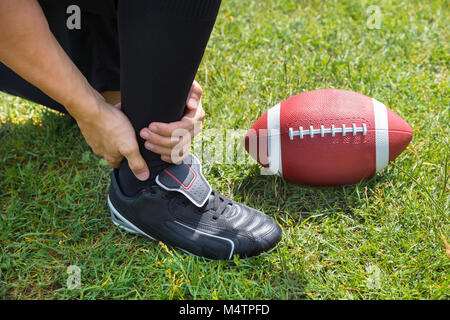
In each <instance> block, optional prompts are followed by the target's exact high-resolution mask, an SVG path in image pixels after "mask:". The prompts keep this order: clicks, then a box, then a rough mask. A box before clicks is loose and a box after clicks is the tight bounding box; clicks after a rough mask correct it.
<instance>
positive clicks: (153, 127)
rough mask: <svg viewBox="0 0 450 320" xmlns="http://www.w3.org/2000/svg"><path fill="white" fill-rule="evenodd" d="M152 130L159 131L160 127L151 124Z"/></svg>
mask: <svg viewBox="0 0 450 320" xmlns="http://www.w3.org/2000/svg"><path fill="white" fill-rule="evenodd" d="M150 130H152V131H153V132H155V133H156V132H158V127H157V126H155V125H151V126H150Z"/></svg>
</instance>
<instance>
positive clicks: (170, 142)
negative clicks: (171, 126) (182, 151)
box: [141, 129, 182, 148]
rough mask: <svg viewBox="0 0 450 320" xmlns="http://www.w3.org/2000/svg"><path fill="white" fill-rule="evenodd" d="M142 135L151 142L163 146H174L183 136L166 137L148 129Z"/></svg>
mask: <svg viewBox="0 0 450 320" xmlns="http://www.w3.org/2000/svg"><path fill="white" fill-rule="evenodd" d="M143 130H144V129H143ZM141 136H145V137H146V139H145V140H146V141H147V142H149V143H151V144H155V145H159V146H161V147H166V148H173V147H174V146H176V145H177V144H178V143H180V142H181V140H182V137H179V136H173V137H164V136H160V135H159V134H156V133H153V132H151V131H149V130H146V131H145V132H144V133H143V134H142V135H141Z"/></svg>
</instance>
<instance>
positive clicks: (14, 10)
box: [0, 0, 101, 120]
mask: <svg viewBox="0 0 450 320" xmlns="http://www.w3.org/2000/svg"><path fill="white" fill-rule="evenodd" d="M0 61H1V62H3V63H4V64H5V65H7V66H8V67H9V68H11V69H12V70H14V71H15V72H16V73H17V74H19V75H20V76H21V77H22V78H24V79H25V80H27V81H28V82H30V83H32V84H33V85H35V86H36V87H38V88H39V89H41V90H42V91H43V92H45V93H46V94H47V95H48V96H50V97H51V98H53V99H54V100H56V101H58V102H59V103H61V104H62V105H64V106H65V107H66V109H67V111H68V112H69V113H70V114H71V115H72V116H73V117H74V118H75V119H77V120H78V119H81V118H85V117H92V116H93V115H95V113H96V108H97V101H98V99H101V97H100V95H99V94H98V93H97V92H96V91H95V90H94V89H93V88H92V87H91V86H90V85H89V83H88V82H87V80H86V78H85V77H84V76H83V75H82V74H81V72H80V71H79V70H78V68H77V67H76V66H75V65H74V63H73V62H72V61H71V60H70V58H69V57H68V56H67V54H66V53H65V52H64V50H63V49H62V48H61V46H60V45H59V43H58V42H57V40H56V39H55V37H54V36H53V34H52V33H51V31H50V29H49V27H48V23H47V20H46V19H45V16H44V14H43V12H42V10H41V8H40V6H39V4H38V2H37V1H36V0H0Z"/></svg>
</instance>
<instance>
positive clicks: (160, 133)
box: [139, 80, 205, 163]
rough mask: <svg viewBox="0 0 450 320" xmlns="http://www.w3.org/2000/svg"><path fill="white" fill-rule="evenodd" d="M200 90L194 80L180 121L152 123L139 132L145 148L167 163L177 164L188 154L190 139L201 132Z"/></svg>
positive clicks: (203, 115) (202, 115) (203, 112)
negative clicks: (158, 155)
mask: <svg viewBox="0 0 450 320" xmlns="http://www.w3.org/2000/svg"><path fill="white" fill-rule="evenodd" d="M201 96H202V88H201V87H200V85H199V84H198V82H197V81H195V80H194V82H193V83H192V86H191V90H190V91H189V94H188V98H187V100H186V112H185V114H184V116H183V118H181V120H180V121H175V122H170V123H163V122H152V123H150V125H149V126H148V127H146V128H143V129H142V130H141V131H140V133H139V134H140V136H141V137H142V138H143V139H145V140H146V142H145V148H146V149H148V150H150V151H153V152H155V153H158V154H160V155H161V160H163V161H165V162H168V163H175V162H179V161H181V160H182V159H184V158H186V157H187V156H188V154H189V149H190V146H191V142H192V139H194V137H195V136H196V135H197V134H198V133H199V132H200V131H201V130H202V121H203V119H204V118H205V111H204V110H203V108H202V101H201Z"/></svg>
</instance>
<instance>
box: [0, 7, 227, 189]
mask: <svg viewBox="0 0 450 320" xmlns="http://www.w3.org/2000/svg"><path fill="white" fill-rule="evenodd" d="M220 2H221V0H142V1H137V0H133V1H126V0H119V1H117V2H115V5H116V14H117V19H115V20H111V19H109V20H107V21H116V23H117V26H116V28H117V31H118V43H117V39H114V35H111V33H108V34H106V33H105V34H104V36H105V37H108V38H110V41H109V42H108V43H107V45H109V46H110V47H109V48H106V49H104V51H103V52H105V51H107V52H111V54H115V51H114V49H117V48H115V47H114V46H117V45H118V46H119V48H120V91H121V95H122V111H123V112H124V113H125V114H126V115H127V117H128V119H129V120H130V122H131V124H132V125H133V127H134V128H135V131H136V136H137V140H138V142H139V147H140V151H141V154H142V155H143V157H144V159H145V160H146V162H147V164H148V165H149V167H150V171H151V179H154V176H155V175H156V174H157V173H158V169H157V168H159V167H161V166H164V162H162V160H161V159H160V155H158V154H155V153H153V152H151V151H149V150H147V149H145V148H144V142H145V141H144V140H143V139H141V138H140V137H139V131H140V130H141V129H142V128H144V127H146V126H148V125H149V123H150V122H153V121H158V122H173V121H177V120H180V119H181V117H182V116H183V113H184V110H185V104H186V98H187V95H188V92H189V89H190V87H191V85H192V82H193V80H194V78H195V74H196V72H197V69H198V67H199V64H200V61H201V59H202V56H203V52H204V50H205V48H206V45H207V42H208V39H209V36H210V33H211V31H212V28H213V26H214V22H215V19H216V16H217V13H218V10H219V6H220ZM71 3H77V0H75V1H71ZM82 8H83V7H82ZM50 9H51V8H50ZM50 9H49V10H50ZM44 11H45V10H44ZM97 17H98V16H97ZM61 19H63V20H64V19H65V15H63V16H62V17H61ZM96 19H97V18H96ZM99 19H103V18H101V17H99ZM91 20H93V19H92V18H91ZM82 21H83V20H82ZM95 21H96V22H95V23H98V21H97V20H95ZM62 23H65V21H62ZM92 23H94V22H92ZM108 23H110V22H108ZM50 27H51V28H52V25H50ZM83 27H84V26H82V29H81V31H80V32H83ZM87 27H89V26H87ZM105 30H106V31H105V32H107V31H108V30H110V29H105ZM52 31H53V32H54V33H55V36H56V37H57V39H58V41H59V42H60V43H61V45H62V46H63V48H64V49H65V50H66V52H68V53H69V56H71V58H72V60H74V62H75V64H77V66H79V68H80V70H81V72H83V74H85V76H86V77H87V78H88V80H91V79H90V77H91V78H92V79H94V78H95V76H96V75H95V74H93V75H92V74H86V73H89V72H91V73H92V72H93V70H92V68H91V69H89V68H86V70H83V67H84V64H83V59H79V57H77V56H76V55H77V51H76V50H73V51H71V50H70V49H71V48H66V47H64V42H65V40H66V39H65V37H66V36H65V34H62V35H61V36H60V38H58V35H57V34H56V33H57V32H58V30H52ZM98 36H100V37H102V36H103V34H101V33H100V32H98ZM81 45H82V44H81ZM93 45H96V43H95V42H94V43H93ZM67 46H68V47H69V46H72V47H73V44H69V45H67ZM72 49H73V48H72ZM80 51H82V50H79V51H78V52H80ZM116 51H117V50H116ZM74 52H75V53H74ZM96 58H97V59H111V57H110V56H109V54H108V53H107V56H105V57H96ZM77 59H78V60H77ZM79 61H81V62H79ZM94 73H95V70H94ZM103 74H104V73H103ZM106 77H107V76H106ZM109 77H112V78H114V72H111V76H109ZM103 78H105V77H103ZM108 81H109V79H106V80H105V79H101V80H98V79H95V80H92V81H90V82H91V84H92V82H98V83H96V84H93V86H94V88H96V89H97V90H117V89H118V88H115V87H114V86H117V84H115V83H117V81H115V79H112V80H111V81H110V83H109V84H108ZM105 83H106V84H105ZM0 90H1V91H6V92H8V93H10V94H14V95H17V96H20V97H23V98H26V99H28V100H31V101H34V102H37V103H39V104H42V105H45V106H47V107H49V108H52V109H55V110H59V111H62V112H65V109H64V107H63V106H61V105H60V104H59V103H57V102H55V101H54V100H52V99H51V98H49V97H48V96H46V95H45V94H44V93H42V92H41V91H40V90H39V89H37V88H35V87H34V86H32V85H31V84H29V83H28V82H26V81H25V80H23V79H22V78H20V77H19V76H18V75H16V74H15V73H14V72H12V71H11V70H9V69H8V68H7V67H5V66H4V65H0ZM119 174H120V178H121V180H122V181H121V182H123V183H124V184H127V182H126V181H125V180H127V179H128V180H129V181H128V184H129V183H131V182H136V183H138V180H137V179H135V178H134V175H132V173H131V171H130V170H129V167H128V164H127V163H126V161H124V163H123V164H122V165H121V167H120V170H119ZM133 179H134V180H133ZM130 193H132V192H130Z"/></svg>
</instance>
